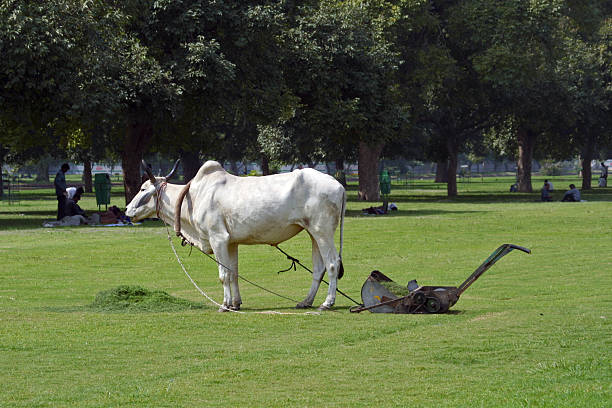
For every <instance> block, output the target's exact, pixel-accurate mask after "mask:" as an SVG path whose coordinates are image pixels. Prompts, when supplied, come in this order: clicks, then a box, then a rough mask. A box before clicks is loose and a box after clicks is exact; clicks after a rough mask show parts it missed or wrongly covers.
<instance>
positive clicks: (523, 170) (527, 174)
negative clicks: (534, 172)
mask: <svg viewBox="0 0 612 408" xmlns="http://www.w3.org/2000/svg"><path fill="white" fill-rule="evenodd" d="M517 138H518V145H519V157H518V162H517V179H518V180H517V181H518V191H520V192H521V193H531V192H532V191H533V188H532V186H531V163H532V161H533V149H534V147H535V140H536V137H535V135H534V134H533V132H531V131H529V130H527V129H524V128H520V129H519V130H518V132H517Z"/></svg>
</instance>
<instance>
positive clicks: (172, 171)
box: [165, 159, 181, 180]
mask: <svg viewBox="0 0 612 408" xmlns="http://www.w3.org/2000/svg"><path fill="white" fill-rule="evenodd" d="M180 161H181V159H178V160H177V161H176V163H174V167H172V170H170V173H168V175H167V176H166V177H165V178H166V180H170V179H171V178H172V176H174V173H175V172H176V169H177V168H178V165H179V162H180Z"/></svg>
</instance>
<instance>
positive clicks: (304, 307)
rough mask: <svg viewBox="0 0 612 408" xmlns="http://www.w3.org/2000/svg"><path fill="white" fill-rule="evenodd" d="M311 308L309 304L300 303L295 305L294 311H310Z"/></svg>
mask: <svg viewBox="0 0 612 408" xmlns="http://www.w3.org/2000/svg"><path fill="white" fill-rule="evenodd" d="M311 307H312V305H311V304H308V303H304V302H300V303H298V304H297V305H295V308H296V309H310V308H311Z"/></svg>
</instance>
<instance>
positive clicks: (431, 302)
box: [425, 297, 441, 313]
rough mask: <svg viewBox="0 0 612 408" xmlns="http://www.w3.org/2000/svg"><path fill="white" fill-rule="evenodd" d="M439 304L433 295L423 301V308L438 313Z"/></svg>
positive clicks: (428, 311)
mask: <svg viewBox="0 0 612 408" xmlns="http://www.w3.org/2000/svg"><path fill="white" fill-rule="evenodd" d="M440 306H441V305H440V301H439V300H438V298H435V297H429V298H427V301H426V302H425V310H427V313H438V312H439V311H440Z"/></svg>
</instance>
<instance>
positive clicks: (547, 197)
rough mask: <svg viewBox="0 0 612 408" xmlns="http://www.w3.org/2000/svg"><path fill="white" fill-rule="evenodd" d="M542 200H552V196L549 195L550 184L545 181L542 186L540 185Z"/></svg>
mask: <svg viewBox="0 0 612 408" xmlns="http://www.w3.org/2000/svg"><path fill="white" fill-rule="evenodd" d="M542 201H552V197H551V196H550V185H549V184H548V183H547V182H546V183H544V187H542Z"/></svg>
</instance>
